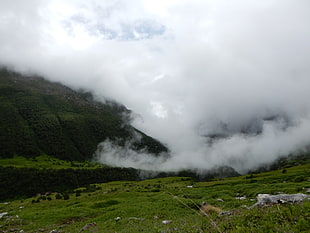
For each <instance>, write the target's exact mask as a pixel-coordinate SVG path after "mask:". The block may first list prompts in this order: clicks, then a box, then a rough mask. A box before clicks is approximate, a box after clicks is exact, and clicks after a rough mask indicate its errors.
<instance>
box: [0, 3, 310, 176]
mask: <svg viewBox="0 0 310 233" xmlns="http://www.w3.org/2000/svg"><path fill="white" fill-rule="evenodd" d="M0 5H1V7H0V35H1V37H0V64H1V65H7V66H9V67H11V68H13V69H15V70H17V71H20V72H28V73H38V74H41V75H43V76H45V77H47V78H48V79H50V80H53V81H60V82H62V83H64V84H66V85H68V86H70V87H72V88H76V89H78V88H84V89H87V90H90V91H92V92H93V93H94V94H95V95H96V96H97V98H98V99H101V100H102V101H104V99H107V98H108V99H114V100H117V101H119V102H121V103H123V104H124V105H126V106H127V107H128V108H130V109H131V110H132V111H133V112H134V113H135V115H136V116H139V117H137V118H135V120H134V121H133V123H132V124H133V125H134V126H135V127H137V128H139V129H140V130H142V131H144V132H146V133H147V134H149V135H151V136H153V137H155V138H157V139H159V140H160V141H161V142H163V143H165V144H166V145H167V146H168V147H169V149H170V151H171V154H170V158H169V159H162V158H154V156H153V155H148V154H145V153H144V152H141V151H140V152H134V151H132V150H131V149H130V148H127V149H126V148H118V147H116V146H115V145H113V144H111V142H103V144H102V145H101V146H102V148H106V149H105V150H101V154H102V156H103V157H102V159H101V160H102V161H103V162H105V163H108V164H110V165H115V166H116V165H121V166H132V167H137V168H143V169H152V168H153V170H154V169H162V170H180V169H193V170H195V169H196V170H197V169H201V170H203V169H209V168H212V167H215V166H222V165H228V166H232V167H234V168H235V169H237V170H238V171H240V172H243V171H246V170H248V169H252V168H255V167H257V166H259V165H261V164H265V163H270V162H272V161H274V160H276V159H277V158H279V157H280V156H286V155H288V154H290V153H294V152H296V151H302V150H306V149H307V147H308V146H309V143H310V139H309V138H310V137H309V136H310V102H309V99H310V92H309V86H310V78H309V76H310V66H309V64H310V44H309V41H310V25H309V24H310V23H309V22H310V14H309V10H310V3H309V1H308V0H298V1H293V0H284V1H283V0H275V1H269V0H262V1H255V0H250V1H248V0H247V1H246V0H219V1H203V0H195V1H187V0H182V1H172V0H171V1H164V0H159V1H152V0H138V1H134V2H130V3H129V2H128V1H125V0H114V1H99V0H98V1H97V0H95V1H91V2H89V1H83V0H79V1H65V2H64V1H60V0H49V1H44V2H43V1H38V0H30V1H27V3H26V2H25V3H23V2H22V3H21V2H20V1H18V2H17V1H16V0H12V1H4V0H0ZM124 149H125V150H124ZM104 151H109V153H107V152H104ZM152 164H153V167H152Z"/></svg>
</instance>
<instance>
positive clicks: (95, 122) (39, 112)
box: [0, 69, 167, 161]
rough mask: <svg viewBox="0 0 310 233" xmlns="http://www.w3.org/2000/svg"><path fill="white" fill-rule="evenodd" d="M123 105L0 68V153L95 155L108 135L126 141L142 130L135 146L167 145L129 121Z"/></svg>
mask: <svg viewBox="0 0 310 233" xmlns="http://www.w3.org/2000/svg"><path fill="white" fill-rule="evenodd" d="M128 113H129V111H128V110H127V109H126V108H125V107H124V106H122V105H119V104H116V103H112V102H109V103H107V104H101V103H98V102H96V101H94V100H93V98H92V96H91V95H90V94H88V93H79V92H75V91H73V90H71V89H70V88H68V87H65V86H63V85H61V84H59V83H52V82H49V81H46V80H44V79H42V78H38V77H32V76H31V77H26V76H23V75H20V74H17V73H14V72H11V71H8V70H6V69H1V70H0V157H12V156H14V155H15V154H16V155H20V156H25V157H34V156H37V155H41V154H48V155H51V156H54V157H57V158H59V159H64V160H71V161H72V160H80V161H81V160H86V159H89V158H91V156H92V155H93V153H94V152H95V150H96V148H97V145H98V143H100V142H102V141H104V140H106V139H107V138H109V139H110V140H112V141H117V143H118V144H120V145H122V144H124V143H125V141H126V140H129V139H131V138H132V137H133V135H134V134H136V133H138V134H140V135H141V137H142V139H141V140H140V141H137V142H136V143H134V145H133V146H134V147H135V148H136V149H142V148H146V149H147V151H149V152H151V153H155V154H158V153H160V152H163V151H167V148H166V147H165V146H163V145H162V144H161V143H160V142H158V141H156V140H155V139H153V138H151V137H149V136H147V135H145V134H143V133H142V132H140V131H138V130H136V129H135V128H133V127H132V126H130V125H129V122H128V121H126V120H125V119H124V115H126V114H127V115H128Z"/></svg>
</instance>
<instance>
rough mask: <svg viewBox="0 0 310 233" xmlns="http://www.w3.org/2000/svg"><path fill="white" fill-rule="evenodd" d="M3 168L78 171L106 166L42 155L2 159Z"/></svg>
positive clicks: (0, 159)
mask: <svg viewBox="0 0 310 233" xmlns="http://www.w3.org/2000/svg"><path fill="white" fill-rule="evenodd" d="M0 165H1V166H2V167H16V168H38V169H68V168H72V169H77V168H101V167H104V165H102V164H99V163H93V162H78V161H74V162H69V161H66V160H61V159H57V158H55V157H52V156H48V155H40V156H37V157H35V158H26V157H23V156H14V157H13V158H0Z"/></svg>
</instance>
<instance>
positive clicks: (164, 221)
mask: <svg viewBox="0 0 310 233" xmlns="http://www.w3.org/2000/svg"><path fill="white" fill-rule="evenodd" d="M169 223H172V220H163V221H162V224H169Z"/></svg>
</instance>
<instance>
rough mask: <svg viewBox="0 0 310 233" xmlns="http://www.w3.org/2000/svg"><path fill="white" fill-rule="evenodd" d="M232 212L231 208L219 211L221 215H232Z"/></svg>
mask: <svg viewBox="0 0 310 233" xmlns="http://www.w3.org/2000/svg"><path fill="white" fill-rule="evenodd" d="M233 213H234V211H233V210H228V211H222V212H220V213H219V215H220V216H222V215H232V214H233Z"/></svg>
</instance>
